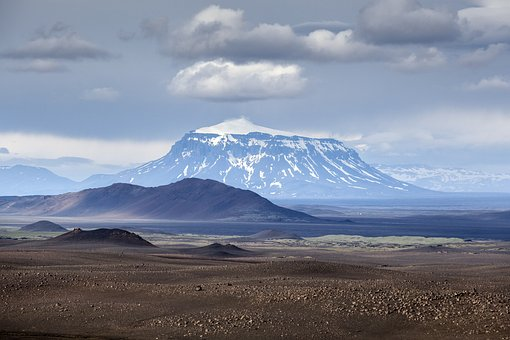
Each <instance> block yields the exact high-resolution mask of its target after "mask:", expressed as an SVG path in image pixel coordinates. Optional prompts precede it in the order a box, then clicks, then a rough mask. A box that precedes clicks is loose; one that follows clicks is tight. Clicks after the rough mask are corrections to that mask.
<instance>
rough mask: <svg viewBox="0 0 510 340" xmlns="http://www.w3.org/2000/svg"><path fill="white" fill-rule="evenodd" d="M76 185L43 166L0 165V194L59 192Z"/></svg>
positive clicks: (76, 184) (50, 193) (71, 188)
mask: <svg viewBox="0 0 510 340" xmlns="http://www.w3.org/2000/svg"><path fill="white" fill-rule="evenodd" d="M78 185H79V183H77V182H74V181H72V180H70V179H67V178H65V177H61V176H58V175H55V174H54V173H53V172H51V171H49V170H47V169H45V168H39V167H32V166H25V165H15V166H0V196H10V195H19V196H22V195H52V194H61V193H63V192H67V191H72V190H74V189H75V188H77V186H78Z"/></svg>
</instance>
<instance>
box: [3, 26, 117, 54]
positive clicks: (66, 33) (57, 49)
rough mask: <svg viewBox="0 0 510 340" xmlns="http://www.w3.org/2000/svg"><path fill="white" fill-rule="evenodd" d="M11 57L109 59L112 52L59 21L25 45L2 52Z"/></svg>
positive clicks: (40, 31) (39, 32)
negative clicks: (82, 36) (83, 37)
mask: <svg viewBox="0 0 510 340" xmlns="http://www.w3.org/2000/svg"><path fill="white" fill-rule="evenodd" d="M1 56H2V57H4V58H10V59H61V60H83V59H109V58H111V57H112V54H111V53H110V52H108V51H106V50H104V49H102V48H100V47H98V46H96V45H95V44H93V43H92V42H89V41H87V40H84V39H82V38H80V37H79V36H78V34H77V33H76V32H73V31H71V30H70V28H69V27H68V26H67V25H65V24H63V23H57V24H55V25H53V26H52V27H51V28H50V29H48V30H39V31H38V32H37V34H36V37H34V38H33V39H32V40H30V41H29V42H27V43H26V44H25V45H24V46H21V47H18V48H14V49H11V50H8V51H6V52H4V53H2V54H1Z"/></svg>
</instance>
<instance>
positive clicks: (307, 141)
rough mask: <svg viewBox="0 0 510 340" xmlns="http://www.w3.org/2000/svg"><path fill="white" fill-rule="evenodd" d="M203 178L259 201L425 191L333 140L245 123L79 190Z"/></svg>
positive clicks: (198, 137)
mask: <svg viewBox="0 0 510 340" xmlns="http://www.w3.org/2000/svg"><path fill="white" fill-rule="evenodd" d="M183 178H204V179H214V180H216V181H219V182H222V183H225V184H228V185H232V186H234V187H238V188H243V189H249V190H252V191H254V192H257V193H258V194H260V195H262V196H264V197H276V198H293V197H298V198H342V197H395V196H396V197H406V196H409V195H417V194H426V193H427V191H426V190H424V189H421V188H418V187H415V186H413V185H410V184H407V183H404V182H402V181H399V180H396V179H394V178H392V177H390V176H388V175H386V174H384V173H382V172H381V171H379V170H377V169H376V168H374V167H372V166H370V165H369V164H367V163H365V162H364V161H363V160H362V159H361V158H360V157H359V155H358V153H357V152H356V151H355V150H353V149H351V148H348V147H347V146H345V145H344V144H343V143H342V142H341V141H338V140H336V139H332V138H311V137H304V136H296V135H294V134H292V133H289V132H285V131H278V130H273V129H270V128H266V127H262V126H257V125H255V124H252V123H251V122H249V121H247V120H246V119H244V118H241V119H237V120H232V121H227V122H224V123H221V124H218V125H215V126H211V127H206V128H201V129H197V130H195V131H191V132H189V133H187V134H185V135H184V136H183V137H182V139H181V140H179V141H177V142H176V143H175V144H174V145H173V146H172V148H171V150H170V152H169V153H168V154H166V155H165V156H163V157H162V158H160V159H157V160H155V161H152V162H149V163H146V164H144V165H142V166H140V167H137V168H134V169H130V170H126V171H123V172H120V173H118V174H116V175H95V176H92V177H90V178H89V179H87V180H86V181H84V182H83V183H82V184H81V185H84V186H86V187H99V186H105V185H110V184H111V183H116V182H123V183H132V184H138V185H143V186H158V185H164V184H167V183H171V182H175V181H177V180H180V179H183Z"/></svg>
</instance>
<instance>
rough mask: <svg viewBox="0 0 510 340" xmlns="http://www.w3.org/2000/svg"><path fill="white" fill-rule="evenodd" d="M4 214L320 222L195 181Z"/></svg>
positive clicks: (10, 204) (100, 192) (0, 203)
mask: <svg viewBox="0 0 510 340" xmlns="http://www.w3.org/2000/svg"><path fill="white" fill-rule="evenodd" d="M0 214H4V215H5V214H10V215H25V216H65V217H109V218H145V219H168V220H197V221H198V220H203V221H205V220H224V221H225V220H232V221H250V222H252V221H253V222H255V221H257V222H320V221H321V220H319V219H317V218H315V217H312V216H310V215H307V214H305V213H302V212H298V211H294V210H291V209H286V208H282V207H279V206H277V205H275V204H273V203H271V202H270V201H268V200H267V199H265V198H263V197H261V196H259V195H257V194H256V193H254V192H251V191H248V190H241V189H237V188H233V187H231V186H227V185H225V184H223V183H219V182H216V181H213V180H202V179H196V178H192V179H184V180H181V181H179V182H177V183H173V184H169V185H165V186H160V187H152V188H146V187H141V186H137V185H132V184H124V183H118V184H114V185H111V186H108V187H104V188H96V189H87V190H83V191H80V192H75V193H67V194H62V195H55V196H24V197H2V198H0Z"/></svg>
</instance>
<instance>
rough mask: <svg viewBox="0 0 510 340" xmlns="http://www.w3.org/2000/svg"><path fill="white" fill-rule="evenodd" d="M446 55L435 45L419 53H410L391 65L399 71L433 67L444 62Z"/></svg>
mask: <svg viewBox="0 0 510 340" xmlns="http://www.w3.org/2000/svg"><path fill="white" fill-rule="evenodd" d="M446 61H447V60H446V56H445V55H444V53H442V52H441V51H440V50H438V49H437V48H435V47H430V48H428V49H426V50H424V51H422V52H419V53H411V54H410V55H408V56H407V57H405V58H402V59H400V60H398V61H396V62H394V63H392V66H393V67H394V68H396V69H398V70H400V71H406V72H414V71H421V70H425V69H434V68H437V67H440V66H442V65H444V64H446Z"/></svg>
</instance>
